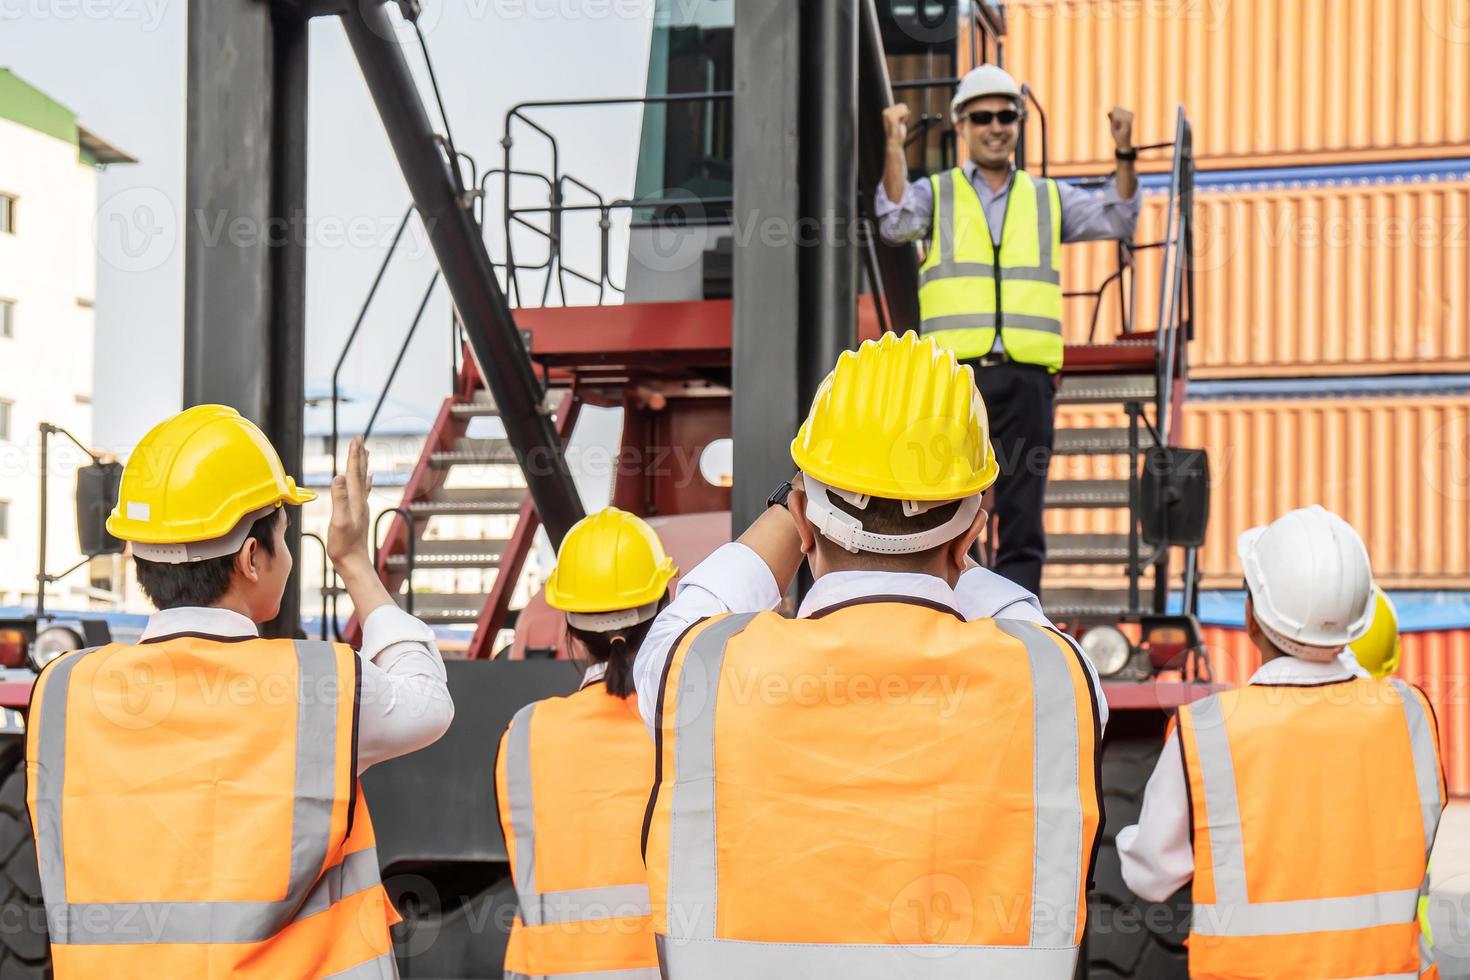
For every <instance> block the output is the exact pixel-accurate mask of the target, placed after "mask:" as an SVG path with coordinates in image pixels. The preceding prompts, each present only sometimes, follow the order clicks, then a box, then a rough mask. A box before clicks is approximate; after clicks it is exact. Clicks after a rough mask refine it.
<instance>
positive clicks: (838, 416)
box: [791, 330, 1000, 501]
mask: <svg viewBox="0 0 1470 980" xmlns="http://www.w3.org/2000/svg"><path fill="white" fill-rule="evenodd" d="M791 459H792V461H793V462H795V463H796V465H797V468H799V469H800V470H801V471H802V472H803V473H805V474H807V475H808V476H811V477H815V478H816V479H817V480H819V481H821V482H822V483H824V484H826V485H827V486H830V487H835V488H837V489H838V490H845V491H848V492H850V493H855V494H867V495H871V496H874V497H885V498H888V499H892V500H912V501H944V500H958V499H961V498H964V497H971V496H975V495H977V494H979V493H981V492H983V491H984V490H985V489H986V488H987V487H989V486H990V485H991V484H992V483H994V482H995V478H996V476H998V475H999V473H1000V469H999V467H998V466H997V465H996V462H995V453H994V451H992V450H991V448H990V420H989V418H988V417H987V416H986V414H985V403H984V401H982V400H981V398H980V393H979V391H977V390H976V388H975V376H974V373H973V372H972V371H971V370H970V368H969V366H968V365H963V364H960V363H959V362H958V361H956V360H955V356H954V353H953V352H952V351H948V350H945V349H944V348H942V347H940V346H939V345H938V344H936V343H935V342H934V341H933V340H921V339H920V338H919V337H918V335H917V334H915V333H914V332H913V331H912V330H910V331H909V332H907V333H905V334H904V335H903V336H901V337H900V336H898V335H897V334H891V333H890V334H885V335H884V336H883V338H882V339H881V340H866V341H864V342H863V345H862V346H861V347H859V348H858V349H857V350H856V351H844V352H843V354H842V356H841V357H839V358H838V359H837V367H835V368H833V370H832V373H831V374H829V375H827V379H826V380H825V381H823V382H822V385H821V387H820V388H818V389H817V396H816V398H815V399H813V400H812V408H811V412H810V413H809V414H808V415H807V418H806V421H805V422H803V423H802V426H801V431H799V432H798V433H797V434H796V439H795V440H793V441H792V443H791Z"/></svg>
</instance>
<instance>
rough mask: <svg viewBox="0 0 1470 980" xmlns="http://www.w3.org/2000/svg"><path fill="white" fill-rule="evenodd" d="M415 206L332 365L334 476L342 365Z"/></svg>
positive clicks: (400, 224)
mask: <svg viewBox="0 0 1470 980" xmlns="http://www.w3.org/2000/svg"><path fill="white" fill-rule="evenodd" d="M413 212H414V206H413V205H412V204H410V205H409V206H408V210H406V211H404V212H403V220H402V221H400V222H398V230H397V231H396V232H394V233H393V241H392V242H390V243H389V244H388V252H387V254H386V255H384V256H383V261H382V263H381V264H380V265H379V266H378V274H377V275H375V276H374V277H373V284H372V286H370V287H369V288H368V292H367V296H366V298H364V299H363V301H362V308H361V309H359V310H358V311H357V319H356V320H355V321H354V322H353V324H352V329H351V330H349V331H348V332H347V339H346V340H345V341H343V342H342V351H341V353H339V354H338V355H337V363H336V364H335V365H334V366H333V367H332V452H331V455H332V476H334V477H335V476H336V475H337V441H338V438H339V434H338V431H337V405H338V403H339V402H340V401H341V400H342V393H341V388H340V385H339V382H340V379H341V376H342V365H344V364H346V363H347V355H348V353H350V352H351V350H352V345H353V344H354V343H356V342H357V335H358V332H359V331H361V330H362V324H363V321H364V320H366V319H367V313H368V307H370V306H372V304H373V297H374V296H376V295H377V294H378V287H379V286H381V285H382V284H383V276H384V275H385V274H387V272H388V265H389V263H391V262H392V261H393V256H394V255H396V254H398V243H399V241H400V240H402V238H403V232H404V230H405V229H406V228H407V227H408V220H409V219H410V218H412V217H413Z"/></svg>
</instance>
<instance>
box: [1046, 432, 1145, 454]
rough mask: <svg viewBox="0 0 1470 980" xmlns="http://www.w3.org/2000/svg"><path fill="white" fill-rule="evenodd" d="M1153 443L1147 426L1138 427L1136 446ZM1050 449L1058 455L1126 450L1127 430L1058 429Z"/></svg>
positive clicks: (1114, 452) (1115, 452) (1110, 452)
mask: <svg viewBox="0 0 1470 980" xmlns="http://www.w3.org/2000/svg"><path fill="white" fill-rule="evenodd" d="M1153 445H1154V437H1153V433H1151V432H1149V430H1148V427H1147V426H1143V425H1140V426H1139V427H1138V448H1139V449H1148V448H1150V447H1151V446H1153ZM1052 451H1053V452H1055V453H1057V454H1058V455H1060V456H1107V455H1116V454H1118V453H1126V452H1127V451H1128V430H1127V429H1126V428H1116V429H1058V430H1057V434H1056V440H1055V441H1054V443H1053V448H1052Z"/></svg>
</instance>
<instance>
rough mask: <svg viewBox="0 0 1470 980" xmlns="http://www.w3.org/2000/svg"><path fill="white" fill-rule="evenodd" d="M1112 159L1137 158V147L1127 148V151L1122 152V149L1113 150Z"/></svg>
mask: <svg viewBox="0 0 1470 980" xmlns="http://www.w3.org/2000/svg"><path fill="white" fill-rule="evenodd" d="M1113 159H1114V160H1137V159H1138V148H1137V147H1134V148H1133V149H1131V150H1128V151H1127V152H1124V151H1123V150H1114V151H1113Z"/></svg>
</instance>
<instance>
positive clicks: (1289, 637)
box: [1236, 504, 1374, 662]
mask: <svg viewBox="0 0 1470 980" xmlns="http://www.w3.org/2000/svg"><path fill="white" fill-rule="evenodd" d="M1236 552H1237V553H1238V554H1239V555H1240V563H1241V565H1242V566H1243V567H1244V568H1245V582H1246V587H1247V588H1249V589H1250V595H1251V608H1252V609H1253V610H1254V614H1255V620H1256V623H1257V624H1258V625H1259V626H1260V627H1261V630H1262V631H1263V632H1264V633H1265V634H1266V636H1267V638H1268V639H1270V641H1271V642H1272V643H1274V644H1275V645H1276V646H1277V647H1278V648H1280V649H1281V651H1282V652H1283V653H1289V654H1291V655H1292V656H1294V657H1300V658H1301V659H1303V660H1317V661H1324V662H1325V661H1329V660H1331V659H1333V658H1334V657H1336V656H1337V654H1338V651H1340V650H1341V649H1342V648H1343V647H1344V646H1346V645H1347V644H1349V643H1351V642H1353V641H1354V640H1356V639H1358V638H1359V637H1361V636H1362V635H1363V634H1364V633H1366V632H1367V631H1368V627H1369V626H1370V625H1372V623H1373V597H1374V593H1373V572H1372V569H1371V568H1370V567H1369V565H1368V549H1367V548H1365V547H1363V539H1362V538H1360V537H1359V536H1358V532H1357V531H1354V530H1353V529H1352V527H1351V525H1349V524H1348V523H1347V521H1344V520H1343V519H1342V518H1341V517H1338V516H1337V515H1336V514H1334V513H1332V512H1331V511H1329V510H1324V509H1323V508H1322V507H1319V506H1317V505H1316V504H1313V505H1312V506H1310V507H1304V508H1302V509H1301V510H1293V511H1289V512H1288V513H1286V514H1283V515H1282V516H1281V517H1279V518H1277V519H1276V520H1275V521H1272V522H1271V523H1270V524H1268V525H1266V526H1265V527H1253V528H1251V529H1250V530H1249V531H1246V532H1245V533H1244V534H1242V535H1241V536H1240V541H1239V542H1238V543H1237V545H1236Z"/></svg>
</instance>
